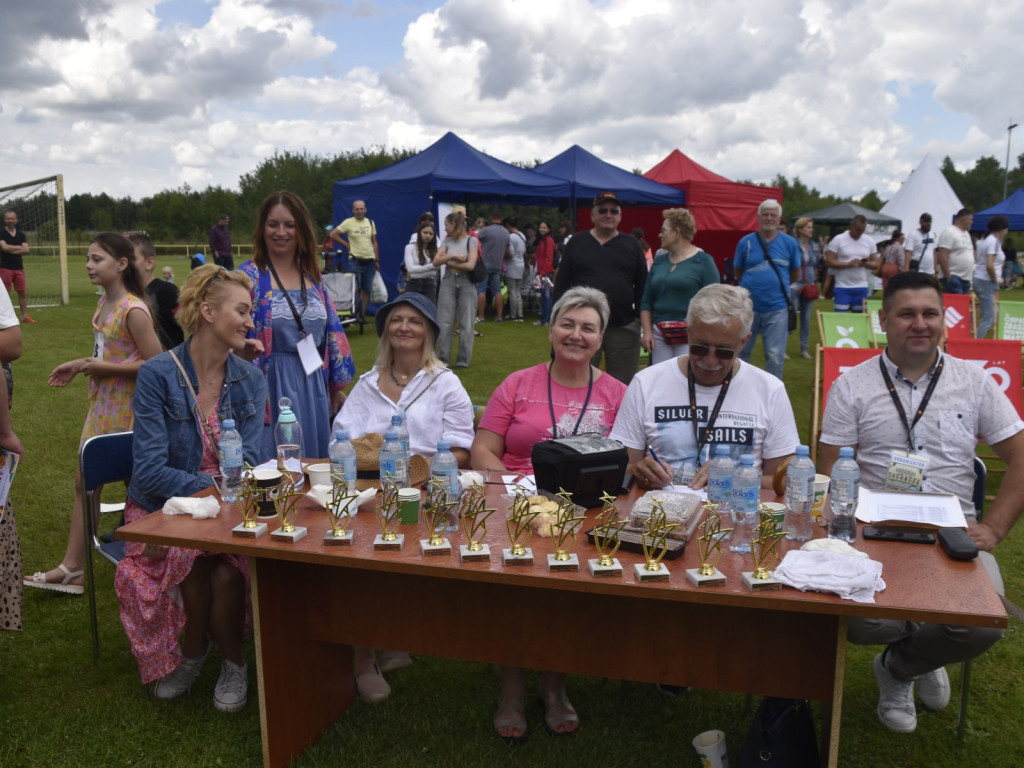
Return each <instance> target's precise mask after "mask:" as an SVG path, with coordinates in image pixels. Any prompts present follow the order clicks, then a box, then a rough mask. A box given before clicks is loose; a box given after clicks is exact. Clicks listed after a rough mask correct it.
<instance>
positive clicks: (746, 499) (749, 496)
mask: <svg viewBox="0 0 1024 768" xmlns="http://www.w3.org/2000/svg"><path fill="white" fill-rule="evenodd" d="M760 498H761V489H760V488H759V487H756V486H755V487H751V488H737V487H736V486H735V485H734V486H733V489H732V500H733V506H734V507H741V508H743V509H757V502H758V501H759V500H760Z"/></svg>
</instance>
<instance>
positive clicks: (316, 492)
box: [306, 485, 379, 515]
mask: <svg viewBox="0 0 1024 768" xmlns="http://www.w3.org/2000/svg"><path fill="white" fill-rule="evenodd" d="M378 490H379V489H378V488H377V487H376V486H374V487H372V488H367V489H366V490H365V491H362V492H361V493H360V494H359V496H358V497H356V500H355V503H354V504H353V503H352V502H349V514H350V515H354V514H355V513H356V512H358V511H359V506H360V505H361V504H363V503H365V502H367V501H369V500H370V499H372V498H373V497H374V496H376V495H377V491H378ZM306 496H307V497H308V498H310V499H312V500H313V501H315V502H316V503H317V504H319V505H320V506H321V507H323V508H324V509H327V501H328V500H329V499H330V498H331V486H329V485H314V486H313V487H312V488H310V489H309V491H307V492H306Z"/></svg>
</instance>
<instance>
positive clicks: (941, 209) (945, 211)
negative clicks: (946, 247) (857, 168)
mask: <svg viewBox="0 0 1024 768" xmlns="http://www.w3.org/2000/svg"><path fill="white" fill-rule="evenodd" d="M963 207H964V206H963V203H961V202H960V198H958V197H957V196H956V193H955V192H954V191H953V188H952V187H951V186H949V182H948V181H946V177H945V176H943V175H942V171H941V170H940V169H939V166H938V165H937V164H936V162H935V160H934V159H932V156H931V155H930V154H929V155H925V156H924V159H923V160H921V163H920V165H918V166H917V168H916V170H914V171H913V172H912V173H911V174H910V176H909V177H907V180H906V181H905V182H903V186H902V187H900V189H899V191H898V192H897V193H896V194H895V195H893V196H892V199H891V200H890V201H889V202H887V203H886V204H885V205H883V206H882V211H881V212H882V213H884V214H887V215H889V216H894V217H896V218H897V219H901V220H902V221H903V231H904V232H912V231H913V230H915V229H917V226H918V222H919V221H920V219H921V214H922V213H930V214H931V215H932V231H933V232H936V233H939V232H942V230H944V229H945V228H946V227H948V226H949V225H950V224H952V223H953V215H954V214H955V213H956V212H957V211H959V210H960V209H961V208H963Z"/></svg>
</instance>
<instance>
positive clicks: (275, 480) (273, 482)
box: [252, 469, 281, 517]
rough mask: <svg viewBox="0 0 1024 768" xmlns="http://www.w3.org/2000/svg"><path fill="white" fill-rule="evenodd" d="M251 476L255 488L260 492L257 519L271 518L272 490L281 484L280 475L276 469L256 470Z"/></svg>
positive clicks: (272, 508)
mask: <svg viewBox="0 0 1024 768" xmlns="http://www.w3.org/2000/svg"><path fill="white" fill-rule="evenodd" d="M252 476H253V478H255V480H256V487H257V488H259V489H260V491H261V492H262V495H261V498H260V511H259V514H258V517H273V516H274V514H275V512H274V496H273V490H274V489H275V488H277V486H279V485H280V484H281V473H280V472H279V471H277V470H276V469H257V470H255V471H254V472H253V473H252Z"/></svg>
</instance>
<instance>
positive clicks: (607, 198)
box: [594, 192, 620, 206]
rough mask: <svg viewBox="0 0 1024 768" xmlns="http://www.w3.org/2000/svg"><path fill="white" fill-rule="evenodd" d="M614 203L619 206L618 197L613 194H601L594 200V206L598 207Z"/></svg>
mask: <svg viewBox="0 0 1024 768" xmlns="http://www.w3.org/2000/svg"><path fill="white" fill-rule="evenodd" d="M609 202H610V203H615V204H617V205H620V203H619V198H618V195H616V194H615V193H614V192H602V193H601V194H599V195H598V196H597V197H595V198H594V205H595V206H597V205H600V204H601V203H609Z"/></svg>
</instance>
